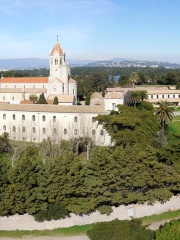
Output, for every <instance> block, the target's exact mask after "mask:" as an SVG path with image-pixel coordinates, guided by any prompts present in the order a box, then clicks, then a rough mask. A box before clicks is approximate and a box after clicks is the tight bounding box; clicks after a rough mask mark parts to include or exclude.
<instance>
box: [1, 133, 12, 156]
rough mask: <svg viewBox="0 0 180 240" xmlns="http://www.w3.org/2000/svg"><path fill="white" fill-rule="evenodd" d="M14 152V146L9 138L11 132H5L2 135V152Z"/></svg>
mask: <svg viewBox="0 0 180 240" xmlns="http://www.w3.org/2000/svg"><path fill="white" fill-rule="evenodd" d="M5 152H12V146H11V143H10V139H9V133H7V132H4V133H3V134H2V135H1V136H0V153H5Z"/></svg>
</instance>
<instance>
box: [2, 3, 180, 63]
mask: <svg viewBox="0 0 180 240" xmlns="http://www.w3.org/2000/svg"><path fill="white" fill-rule="evenodd" d="M57 35H58V37H59V42H60V45H61V47H62V48H63V50H65V51H66V55H67V58H69V59H108V58H113V57H120V58H133V59H139V60H156V61H168V62H177V63H180V0H171V1H170V0H0V58H1V59H2V58H24V57H25V58H29V57H37V58H48V57H49V52H50V50H51V49H52V47H53V46H54V44H55V42H56V36H57Z"/></svg>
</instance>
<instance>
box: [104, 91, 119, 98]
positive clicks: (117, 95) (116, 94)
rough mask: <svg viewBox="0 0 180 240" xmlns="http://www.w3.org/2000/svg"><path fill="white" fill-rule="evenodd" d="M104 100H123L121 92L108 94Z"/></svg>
mask: <svg viewBox="0 0 180 240" xmlns="http://www.w3.org/2000/svg"><path fill="white" fill-rule="evenodd" d="M105 98H106V99H120V98H123V94H122V93H121V92H108V93H107V94H106V96H105Z"/></svg>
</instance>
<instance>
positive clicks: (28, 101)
mask: <svg viewBox="0 0 180 240" xmlns="http://www.w3.org/2000/svg"><path fill="white" fill-rule="evenodd" d="M20 104H33V102H32V101H31V100H22V101H21V102H20Z"/></svg>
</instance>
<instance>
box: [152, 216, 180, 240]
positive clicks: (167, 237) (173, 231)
mask: <svg viewBox="0 0 180 240" xmlns="http://www.w3.org/2000/svg"><path fill="white" fill-rule="evenodd" d="M179 239H180V219H178V220H172V221H170V222H169V223H165V225H164V226H163V227H160V228H159V229H158V230H157V231H156V240H179Z"/></svg>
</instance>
